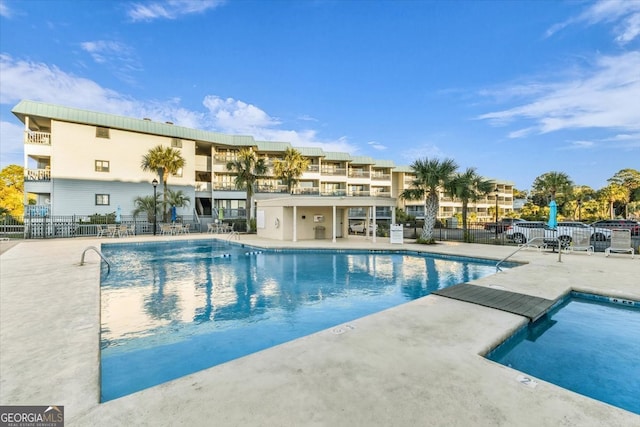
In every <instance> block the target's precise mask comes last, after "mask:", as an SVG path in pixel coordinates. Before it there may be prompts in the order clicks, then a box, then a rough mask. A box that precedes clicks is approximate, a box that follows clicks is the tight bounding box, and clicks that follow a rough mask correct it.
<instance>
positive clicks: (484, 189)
mask: <svg viewBox="0 0 640 427" xmlns="http://www.w3.org/2000/svg"><path fill="white" fill-rule="evenodd" d="M494 186H495V184H494V183H493V182H492V181H489V180H485V179H483V178H482V177H481V176H480V175H478V174H477V173H476V169H475V168H467V170H466V171H464V172H463V173H456V174H455V176H454V177H453V178H452V179H451V181H450V182H449V185H448V186H447V190H448V192H449V193H451V195H452V196H453V197H454V198H458V199H460V200H462V235H463V238H464V241H465V242H469V241H470V239H469V237H470V236H469V230H468V227H467V207H468V205H469V201H472V202H476V201H478V199H479V198H480V197H482V196H485V195H487V194H489V193H490V192H491V191H492V190H493V188H494Z"/></svg>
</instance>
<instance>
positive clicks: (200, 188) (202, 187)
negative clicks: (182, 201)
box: [195, 181, 211, 191]
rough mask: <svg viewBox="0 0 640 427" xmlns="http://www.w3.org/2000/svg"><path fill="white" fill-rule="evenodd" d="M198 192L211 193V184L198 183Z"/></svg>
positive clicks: (196, 187) (196, 186)
mask: <svg viewBox="0 0 640 427" xmlns="http://www.w3.org/2000/svg"><path fill="white" fill-rule="evenodd" d="M195 190H196V191H211V183H210V182H204V181H196V185H195Z"/></svg>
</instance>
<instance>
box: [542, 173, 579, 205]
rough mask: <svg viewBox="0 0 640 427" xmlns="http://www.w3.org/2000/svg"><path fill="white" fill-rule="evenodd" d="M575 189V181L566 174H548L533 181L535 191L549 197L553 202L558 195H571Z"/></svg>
mask: <svg viewBox="0 0 640 427" xmlns="http://www.w3.org/2000/svg"><path fill="white" fill-rule="evenodd" d="M572 188H573V181H571V178H569V175H567V174H566V173H564V172H547V173H545V174H542V175H540V176H539V177H537V178H536V179H535V181H533V190H534V191H536V192H538V193H541V194H543V195H545V196H546V195H547V194H548V195H549V196H550V197H551V198H550V199H549V200H547V203H548V202H550V201H551V200H556V195H569V194H570V193H571V190H572Z"/></svg>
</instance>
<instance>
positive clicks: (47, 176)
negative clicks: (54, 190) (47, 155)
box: [24, 169, 51, 181]
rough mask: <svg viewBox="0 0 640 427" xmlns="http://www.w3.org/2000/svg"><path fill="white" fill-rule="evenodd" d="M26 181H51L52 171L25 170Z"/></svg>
mask: <svg viewBox="0 0 640 427" xmlns="http://www.w3.org/2000/svg"><path fill="white" fill-rule="evenodd" d="M24 180H25V181H51V170H50V169H25V170H24Z"/></svg>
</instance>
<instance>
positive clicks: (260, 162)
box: [227, 147, 267, 232]
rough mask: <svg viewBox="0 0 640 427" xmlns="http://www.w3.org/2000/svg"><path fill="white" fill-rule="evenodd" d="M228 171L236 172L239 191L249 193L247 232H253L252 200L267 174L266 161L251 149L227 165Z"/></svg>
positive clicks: (241, 153)
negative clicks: (259, 179) (262, 178)
mask: <svg viewBox="0 0 640 427" xmlns="http://www.w3.org/2000/svg"><path fill="white" fill-rule="evenodd" d="M227 170H229V171H234V172H236V177H235V185H236V188H237V189H239V190H244V191H246V193H247V209H246V210H247V232H250V231H251V212H252V211H253V209H252V199H253V195H254V193H255V186H256V181H258V178H259V177H261V176H263V175H264V174H265V173H266V172H267V165H266V164H265V161H264V159H259V158H258V156H257V155H256V153H255V152H254V151H253V150H252V149H251V148H250V147H249V148H243V149H241V150H240V151H239V152H238V157H237V158H236V160H234V161H232V162H229V163H227Z"/></svg>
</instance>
